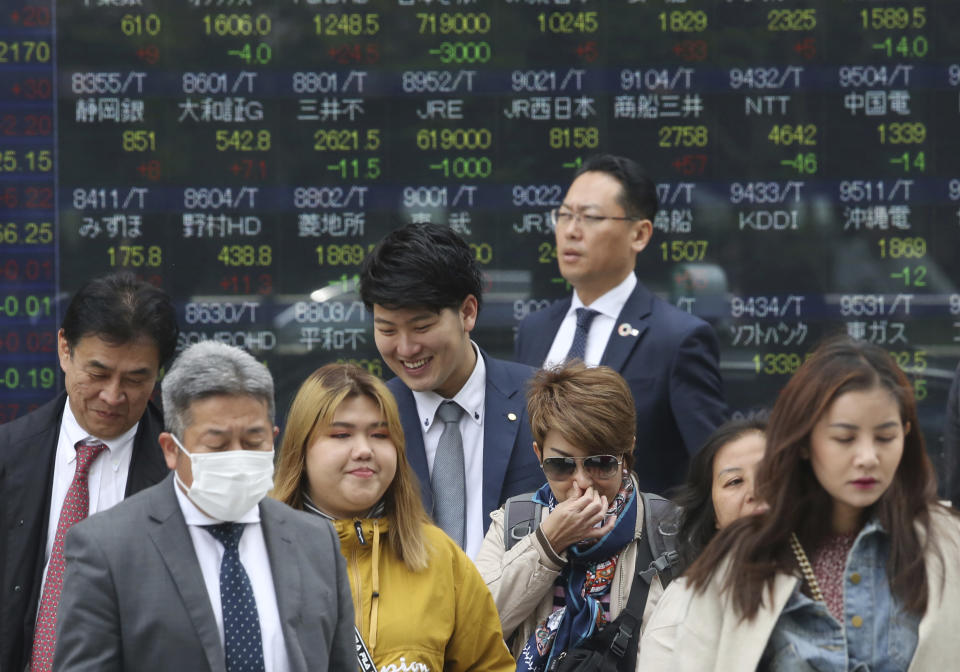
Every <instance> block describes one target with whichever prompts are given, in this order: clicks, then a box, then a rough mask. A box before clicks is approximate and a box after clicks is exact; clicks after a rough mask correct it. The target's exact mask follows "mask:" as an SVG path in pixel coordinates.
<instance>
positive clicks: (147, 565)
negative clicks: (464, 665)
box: [54, 341, 357, 672]
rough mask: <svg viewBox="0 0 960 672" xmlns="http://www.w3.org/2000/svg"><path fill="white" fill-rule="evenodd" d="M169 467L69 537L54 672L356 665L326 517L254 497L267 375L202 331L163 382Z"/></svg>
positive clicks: (265, 479) (268, 453)
mask: <svg viewBox="0 0 960 672" xmlns="http://www.w3.org/2000/svg"><path fill="white" fill-rule="evenodd" d="M163 404H164V412H165V415H166V427H167V431H166V432H163V433H162V434H160V445H161V446H162V448H163V454H164V458H165V460H166V464H167V466H168V467H169V468H170V469H173V470H174V473H173V474H171V475H170V476H169V477H168V478H167V479H165V480H164V481H162V482H161V483H159V484H158V485H155V486H153V487H151V488H148V489H147V490H145V491H143V492H142V493H140V494H138V495H137V496H135V497H131V498H130V499H128V500H126V501H124V502H121V503H120V504H118V505H117V506H115V507H113V508H112V509H110V510H109V511H105V512H103V513H99V514H96V515H94V516H90V517H89V518H87V519H86V520H83V521H81V522H79V523H77V524H76V525H74V526H73V528H71V530H70V532H69V533H68V534H67V539H66V544H65V555H66V559H67V571H66V577H65V578H64V583H63V596H62V599H61V601H60V614H59V626H58V633H57V634H58V636H57V647H56V657H55V659H54V669H55V670H58V671H63V672H80V671H83V672H94V671H96V672H125V671H129V672H134V671H136V672H152V671H156V672H161V671H162V672H168V671H170V670H175V671H176V670H183V671H187V670H189V671H190V672H204V671H210V672H239V671H243V672H256V671H261V672H288V671H290V672H308V671H309V672H325V671H326V670H336V671H337V672H339V671H340V670H355V669H357V657H356V654H355V652H354V649H353V601H352V599H351V597H350V584H349V581H348V578H347V574H346V567H345V564H344V559H343V556H342V555H341V553H340V546H339V542H338V541H337V537H336V534H335V533H334V531H333V527H332V526H331V525H330V523H329V522H327V521H325V520H323V519H322V518H319V517H316V516H312V515H310V514H306V513H303V512H300V511H294V510H293V509H291V508H289V507H287V506H286V505H284V504H281V503H280V502H277V501H274V500H271V499H265V498H264V496H265V495H266V494H267V491H268V490H270V488H271V487H272V485H273V458H274V451H273V442H274V438H275V437H276V434H277V431H278V430H277V428H276V427H275V426H274V412H275V410H274V408H275V407H274V399H273V379H272V378H271V376H270V373H269V372H268V371H267V369H266V367H264V366H263V365H262V364H260V363H259V362H257V361H256V360H255V359H254V358H253V357H252V356H251V355H250V354H248V353H246V352H244V351H242V350H240V349H239V348H235V347H232V346H228V345H225V344H223V343H219V342H215V341H204V342H201V343H198V344H196V345H193V346H191V347H190V348H188V349H187V350H185V351H184V352H183V353H182V354H181V355H180V357H179V358H178V359H177V360H176V362H174V365H173V366H172V367H171V368H170V370H169V372H168V373H167V374H166V376H165V377H164V379H163Z"/></svg>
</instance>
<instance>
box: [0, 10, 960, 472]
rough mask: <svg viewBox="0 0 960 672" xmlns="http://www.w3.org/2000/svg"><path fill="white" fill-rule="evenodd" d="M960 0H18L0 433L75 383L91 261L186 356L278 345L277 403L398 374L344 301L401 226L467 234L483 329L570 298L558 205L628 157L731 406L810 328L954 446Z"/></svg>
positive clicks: (353, 301) (751, 403)
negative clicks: (559, 246) (606, 160)
mask: <svg viewBox="0 0 960 672" xmlns="http://www.w3.org/2000/svg"><path fill="white" fill-rule="evenodd" d="M957 25H960V2H954V1H948V0H926V1H917V2H915V1H912V0H903V1H899V2H897V1H894V2H888V1H883V0H876V1H870V0H821V1H815V2H813V1H811V2H800V1H794V0H709V1H708V0H703V1H695V0H689V1H683V0H622V1H619V2H617V1H614V0H606V1H596V0H582V1H577V0H565V1H564V0H554V1H552V2H551V1H540V0H497V1H493V0H490V1H488V2H479V1H472V2H471V1H470V0H393V1H392V2H388V1H385V0H384V1H377V0H353V1H349V0H283V1H281V0H275V1H270V2H266V1H263V0H246V1H245V0H177V1H176V2H169V1H165V2H159V1H151V0H72V1H71V2H58V3H49V2H31V1H29V0H27V1H22V0H21V1H20V2H5V3H4V9H3V14H2V16H0V184H2V187H0V422H2V421H6V420H9V419H11V418H13V417H16V416H18V415H20V414H23V413H25V412H27V411H29V410H31V409H32V408H34V407H35V406H36V405H38V404H40V403H42V402H44V401H46V400H47V399H49V398H51V397H52V396H53V395H54V394H56V392H57V391H58V389H60V388H62V382H61V379H60V371H59V366H58V363H57V359H56V353H55V343H56V337H55V333H56V328H57V326H58V324H59V321H60V318H61V314H62V311H63V308H64V306H65V300H66V299H67V297H69V295H70V293H71V292H73V291H74V290H75V289H76V288H77V287H78V286H79V284H80V283H81V282H82V281H83V280H85V279H86V278H88V277H90V276H92V275H94V274H98V273H102V272H105V271H108V270H112V269H130V270H131V271H133V272H135V273H136V274H138V275H139V276H142V277H144V278H147V279H149V280H150V281H151V282H154V283H156V284H157V285H159V286H162V287H163V288H164V289H166V290H167V291H168V292H170V293H171V294H172V295H173V296H174V297H175V298H176V302H177V307H178V314H179V318H180V322H181V326H182V329H183V333H182V335H181V340H180V346H181V347H183V346H186V345H187V344H190V343H193V342H196V341H199V340H201V339H210V338H212V339H218V340H222V341H225V342H228V343H231V344H235V345H238V346H242V347H245V348H247V349H249V350H250V351H251V352H253V353H254V354H255V355H256V356H257V357H259V358H261V359H262V360H263V361H265V362H266V363H267V364H268V365H269V366H270V368H271V370H272V371H273V373H274V375H275V377H276V379H277V382H278V397H279V401H280V408H281V409H284V408H285V404H286V403H288V402H289V400H290V398H291V397H292V395H293V393H294V391H295V390H296V387H297V386H298V384H299V383H300V381H301V380H302V379H303V378H304V377H305V376H306V375H307V374H308V373H309V372H310V371H311V370H312V369H313V368H315V367H317V366H319V365H322V364H324V363H327V362H330V361H334V360H338V361H339V360H349V361H355V362H357V363H359V364H361V365H362V366H365V367H367V368H369V369H370V370H371V371H373V372H374V373H376V374H379V375H386V376H387V377H389V376H390V372H389V371H388V370H387V369H386V367H385V366H384V365H383V363H382V362H381V361H380V359H379V357H378V356H377V352H376V348H375V345H374V339H373V331H372V326H371V317H370V315H369V314H368V312H367V311H366V310H365V309H364V306H363V305H362V303H361V302H360V301H359V298H358V296H357V294H356V291H355V278H356V272H357V268H358V264H359V263H360V261H361V260H362V259H363V257H364V255H365V254H367V253H368V251H369V250H370V249H371V247H372V246H373V244H374V243H375V242H376V241H377V240H378V239H379V238H380V237H381V236H382V235H383V234H385V233H386V232H387V231H389V230H390V229H392V228H394V227H396V226H398V225H400V224H402V223H404V222H408V221H424V222H426V221H429V222H437V223H443V224H447V225H449V226H451V227H453V228H455V229H456V230H457V231H459V232H461V233H462V234H463V235H464V236H465V238H466V239H467V240H468V241H469V242H470V244H471V246H472V248H473V249H474V250H475V252H476V256H477V259H478V260H479V262H480V263H481V264H482V266H483V268H484V270H485V273H486V280H487V284H488V291H487V294H486V303H485V305H484V308H483V310H482V312H481V315H480V321H479V326H478V328H477V330H476V331H475V332H474V334H475V338H476V340H477V341H478V342H479V343H480V344H481V345H483V346H484V347H485V348H487V349H488V350H489V351H490V352H491V353H493V354H495V355H498V356H501V357H506V358H509V357H510V356H511V353H512V340H513V331H514V328H515V326H516V324H517V323H518V322H519V320H521V319H522V318H523V317H524V316H525V315H527V314H528V313H529V312H530V311H533V310H537V309H539V308H541V307H543V306H545V305H546V304H547V303H548V302H549V301H550V300H552V299H555V298H558V297H560V296H563V295H565V294H566V293H567V292H569V287H568V286H566V285H565V283H564V281H563V279H562V278H561V277H560V275H559V272H558V270H557V266H556V250H555V244H554V240H553V234H552V231H551V228H550V220H549V214H548V213H549V211H550V210H551V209H552V208H554V207H556V206H557V205H559V204H560V202H561V199H562V197H563V194H564V192H565V190H566V187H567V186H568V184H569V181H570V178H571V175H572V173H573V171H574V170H575V169H576V167H577V166H578V165H579V163H580V162H581V161H582V160H583V158H584V157H586V156H588V155H590V154H592V153H595V152H600V151H607V152H612V153H616V154H623V155H627V156H631V157H634V158H636V159H638V160H640V161H641V163H642V164H643V165H644V166H645V167H646V169H647V170H648V171H649V172H650V173H651V174H652V175H653V176H654V177H655V180H656V182H657V188H658V192H659V197H660V203H661V209H660V212H659V213H658V214H657V216H656V219H655V221H654V239H653V241H652V242H651V244H650V246H649V247H648V248H647V249H646V250H645V251H644V252H642V253H641V255H640V257H639V261H638V274H639V277H640V279H641V281H642V282H644V283H646V284H647V285H648V286H649V287H651V288H652V289H653V290H654V291H656V292H657V293H659V294H660V295H661V296H663V297H665V298H667V299H668V300H670V301H671V302H672V303H674V304H675V305H676V306H678V307H680V308H681V309H684V310H688V311H691V312H693V313H695V314H697V315H699V316H701V317H703V318H704V319H706V320H707V321H709V322H710V323H711V324H712V325H713V326H714V327H715V329H716V332H717V334H718V336H719V339H720V343H721V349H722V372H723V376H724V380H725V387H726V394H727V398H728V400H729V402H730V403H731V406H732V407H733V408H734V409H735V410H737V411H749V410H751V409H755V408H757V407H761V406H764V405H768V404H770V403H772V401H773V399H774V398H775V395H776V392H777V390H779V388H780V387H781V386H782V385H783V384H784V382H785V381H786V379H787V377H788V376H789V375H790V374H791V373H792V372H793V371H795V370H796V368H797V367H798V366H799V365H800V363H801V362H802V361H803V359H804V356H805V354H806V352H807V351H808V350H809V349H810V348H811V347H812V346H813V345H814V344H815V343H816V342H817V341H818V339H820V338H821V337H822V336H824V335H826V334H829V333H834V332H837V331H846V332H849V333H850V334H852V335H854V336H857V337H859V338H863V339H867V340H870V341H873V342H876V343H879V344H881V345H883V346H884V347H885V348H887V349H888V350H889V351H890V352H891V353H892V354H893V355H894V357H896V359H897V360H898V361H899V362H900V364H901V365H902V366H903V367H904V368H905V369H906V370H907V371H908V372H909V373H910V374H911V377H912V380H913V381H914V385H915V391H916V395H917V398H918V399H919V400H920V405H921V411H922V417H923V422H924V429H925V431H926V434H927V437H928V442H929V443H930V449H931V453H932V454H933V455H934V456H935V457H936V456H937V449H938V446H939V445H940V444H939V438H940V434H941V423H942V420H943V409H944V405H945V401H946V389H947V386H948V383H949V379H950V376H951V375H952V372H953V370H954V368H955V366H956V364H957V361H958V359H960V289H958V286H957V285H958V280H960V270H958V261H957V256H958V255H957V252H958V250H960V133H958V132H957V128H958V125H960V124H958V122H960V40H957V39H956V26H957Z"/></svg>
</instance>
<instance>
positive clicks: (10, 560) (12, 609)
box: [0, 393, 170, 672]
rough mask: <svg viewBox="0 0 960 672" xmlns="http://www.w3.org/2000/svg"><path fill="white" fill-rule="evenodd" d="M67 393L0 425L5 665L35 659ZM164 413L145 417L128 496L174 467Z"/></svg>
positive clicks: (0, 645)
mask: <svg viewBox="0 0 960 672" xmlns="http://www.w3.org/2000/svg"><path fill="white" fill-rule="evenodd" d="M66 402H67V395H66V393H63V394H61V395H60V396H59V397H57V398H56V399H54V400H53V401H51V402H49V403H47V404H45V405H44V406H41V407H40V408H38V409H37V410H35V411H33V412H32V413H28V414H27V415H25V416H23V417H20V418H17V419H16V420H14V421H12V422H8V423H6V424H3V425H0V578H2V581H3V582H2V583H0V605H2V607H0V672H7V671H8V670H16V671H17V672H19V671H20V670H22V669H23V668H24V666H26V665H27V663H28V662H29V659H30V650H31V647H32V646H33V628H34V624H35V622H36V619H37V604H38V602H39V600H40V587H41V580H42V578H43V555H44V549H45V547H46V543H47V519H48V518H49V517H50V497H51V493H52V491H53V462H54V457H55V456H56V454H57V441H58V440H59V436H60V420H61V418H62V417H63V408H64V405H65V404H66ZM162 431H163V417H162V416H161V414H160V411H159V409H158V408H157V407H156V406H154V405H153V404H149V403H148V404H147V410H146V411H144V414H143V416H142V417H141V418H140V426H139V427H138V428H137V434H136V436H135V437H134V439H133V455H132V457H131V459H130V471H129V473H128V475H127V489H126V492H125V494H124V496H125V497H129V496H130V495H132V494H134V493H135V492H139V491H140V490H143V489H144V488H146V487H149V486H151V485H153V484H154V483H159V482H160V481H161V480H163V478H164V477H165V476H166V475H167V474H168V473H169V471H170V470H169V469H167V465H166V462H164V459H163V452H162V451H161V450H160V444H159V443H158V441H157V436H158V435H159V434H160V432H162Z"/></svg>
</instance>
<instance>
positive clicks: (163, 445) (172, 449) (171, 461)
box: [157, 432, 180, 471]
mask: <svg viewBox="0 0 960 672" xmlns="http://www.w3.org/2000/svg"><path fill="white" fill-rule="evenodd" d="M157 441H159V442H160V450H162V451H163V460H164V462H166V463H167V468H168V469H170V470H171V471H172V470H173V469H176V468H177V457H178V456H179V454H180V448H179V447H178V446H177V443H176V441H174V440H173V435H171V434H170V432H160V436H158V437H157Z"/></svg>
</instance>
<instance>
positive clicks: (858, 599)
mask: <svg viewBox="0 0 960 672" xmlns="http://www.w3.org/2000/svg"><path fill="white" fill-rule="evenodd" d="M757 481H758V483H759V486H758V488H759V493H758V496H759V497H760V498H762V499H764V500H765V501H766V502H768V503H769V505H770V511H769V512H768V513H766V514H761V515H759V516H756V517H748V518H745V519H742V520H740V521H738V522H736V523H734V524H732V525H731V526H730V527H728V528H727V529H725V530H723V531H721V532H720V533H718V534H717V536H716V537H715V538H714V540H713V541H712V542H711V543H710V545H709V546H708V547H707V548H706V550H705V551H704V552H703V554H702V555H701V556H700V558H699V559H698V560H697V562H695V563H694V564H693V565H692V566H691V567H690V569H689V570H688V572H687V574H686V575H685V576H684V577H683V578H682V579H681V580H679V581H675V582H674V583H673V584H672V585H671V586H670V588H668V589H667V591H666V592H665V593H664V595H663V597H662V598H661V601H660V603H659V604H658V606H657V610H656V611H655V612H654V614H653V615H652V617H651V620H650V622H649V624H648V625H647V628H646V631H645V634H644V637H643V640H642V643H641V646H640V660H639V665H638V668H637V669H638V670H641V671H642V670H660V669H669V670H671V672H681V671H685V670H754V669H762V670H771V671H776V672H779V671H782V670H818V671H821V672H833V671H834V670H836V671H837V672H840V671H846V670H857V671H863V672H893V671H899V670H946V669H953V668H954V667H955V666H956V664H957V661H958V660H960V636H958V634H957V633H960V562H958V560H960V519H958V517H957V516H956V514H955V513H954V512H952V510H951V509H949V508H948V507H945V506H943V505H941V504H940V503H938V501H937V498H936V479H935V476H934V473H933V468H932V465H931V463H930V459H929V457H928V456H927V453H926V450H925V448H924V442H923V437H922V435H921V434H920V430H919V426H918V422H917V412H916V403H915V401H914V398H913V388H912V386H911V385H910V382H909V381H908V380H907V378H906V376H905V375H904V374H903V372H902V371H901V370H900V369H899V368H898V367H897V365H896V363H895V362H894V361H893V360H892V359H891V357H890V356H889V355H888V354H887V353H886V352H885V351H884V350H883V349H881V348H879V347H877V346H875V345H871V344H868V343H863V342H856V341H852V340H850V339H846V338H843V339H836V340H832V341H829V342H827V343H825V344H824V345H822V346H821V347H820V348H818V349H817V351H816V352H814V353H813V355H812V356H811V357H810V358H809V359H808V360H807V361H806V362H805V363H804V364H803V365H802V366H801V367H800V369H799V370H798V371H797V373H796V374H795V375H794V377H793V378H792V379H791V380H790V381H789V382H788V383H787V385H786V386H785V387H784V389H783V391H782V392H781V393H780V396H779V398H778V399H777V403H776V406H775V407H774V410H773V413H772V415H771V417H770V424H769V428H768V433H767V452H766V455H765V457H764V459H763V461H762V462H761V464H760V468H759V473H758V475H757Z"/></svg>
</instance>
